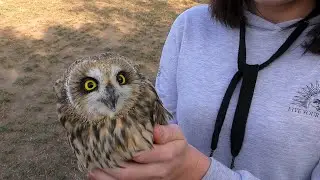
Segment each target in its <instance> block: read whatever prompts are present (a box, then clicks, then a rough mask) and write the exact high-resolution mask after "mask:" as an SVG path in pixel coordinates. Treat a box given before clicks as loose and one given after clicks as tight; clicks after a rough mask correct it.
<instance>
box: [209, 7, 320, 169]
mask: <svg viewBox="0 0 320 180" xmlns="http://www.w3.org/2000/svg"><path fill="white" fill-rule="evenodd" d="M317 14H319V11H318V8H316V9H314V10H313V11H312V12H311V13H310V14H309V15H308V16H307V17H306V18H304V19H303V20H301V21H299V22H298V26H297V27H296V29H295V30H294V31H293V32H292V33H291V34H290V36H289V37H288V38H287V40H286V41H285V42H284V43H283V44H282V46H281V47H280V48H279V49H278V50H277V52H276V53H274V54H273V55H272V56H271V57H270V58H269V60H268V61H266V62H264V63H263V64H261V65H249V64H247V63H246V43H245V23H244V22H241V25H240V38H239V52H238V69H239V70H238V72H236V74H235V75H234V76H233V78H232V80H231V82H230V84H229V86H228V88H227V91H226V93H225V95H224V97H223V100H222V103H221V105H220V109H219V112H218V115H217V119H216V123H215V127H214V132H213V134H212V141H211V153H210V156H212V155H213V152H214V151H215V150H216V148H217V145H218V141H219V135H220V132H221V129H222V126H223V122H224V119H225V116H226V113H227V110H228V106H229V103H230V100H231V97H232V94H233V92H234V90H235V88H236V86H237V84H238V83H239V81H240V80H241V78H243V81H242V85H241V89H240V94H239V99H238V104H237V107H236V111H235V115H234V119H233V123H232V128H231V154H232V163H231V166H230V168H231V169H232V168H233V167H234V161H235V158H236V157H237V156H238V154H239V153H240V150H241V147H242V143H243V139H244V135H245V127H246V123H247V119H248V114H249V110H250V106H251V102H252V98H253V94H254V89H255V84H256V80H257V77H258V72H259V70H261V69H263V68H265V67H267V66H268V65H270V64H271V63H272V62H274V61H275V60H276V59H277V58H279V57H280V56H281V55H282V54H283V53H284V52H286V51H287V50H288V49H289V47H290V46H291V45H292V44H293V43H294V42H295V40H296V39H297V38H298V37H299V36H300V35H301V33H302V32H303V31H304V30H305V29H306V28H307V27H308V24H309V22H308V20H309V19H310V18H312V17H314V16H316V15H317Z"/></svg>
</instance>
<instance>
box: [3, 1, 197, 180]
mask: <svg viewBox="0 0 320 180" xmlns="http://www.w3.org/2000/svg"><path fill="white" fill-rule="evenodd" d="M193 5H196V3H195V2H193V1H192V0H169V1H164V0H126V1H124V0H103V1H93V0H86V1H80V0H55V1H49V0H33V1H25V0H0V17H1V20H0V137H1V141H0V162H1V163H0V179H14V180H15V179H25V180H27V179H37V180H38V179H83V178H84V176H83V175H82V174H81V173H80V172H79V171H78V170H77V166H76V162H75V158H74V156H73V154H72V153H71V150H70V148H69V146H68V145H67V142H66V139H65V133H64V131H63V129H62V128H61V126H60V124H59V122H58V121H57V117H56V112H55V104H54V102H55V95H54V94H53V91H52V85H53V82H54V81H55V80H56V79H57V78H58V77H59V76H60V74H61V73H62V71H63V70H64V69H65V68H66V67H67V66H68V65H69V64H70V63H71V62H72V61H74V60H75V59H76V58H79V57H83V56H88V55H93V54H98V53H102V52H104V51H115V52H117V53H119V54H121V55H124V56H127V57H130V58H132V59H134V60H136V61H137V62H140V63H144V64H146V65H148V66H149V67H151V69H153V72H155V71H156V67H157V65H158V60H159V56H160V53H161V49H162V46H163V43H164V40H165V37H166V35H167V32H168V29H169V27H170V25H171V23H172V22H173V20H174V19H175V17H176V16H177V15H178V14H179V13H180V12H181V11H183V10H184V9H186V8H188V7H191V6H193Z"/></svg>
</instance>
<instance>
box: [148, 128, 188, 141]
mask: <svg viewBox="0 0 320 180" xmlns="http://www.w3.org/2000/svg"><path fill="white" fill-rule="evenodd" d="M153 135H154V141H155V143H156V144H166V143H168V142H171V141H174V140H184V139H185V138H184V135H183V133H182V131H181V129H180V128H179V126H178V125H176V124H170V125H166V126H162V125H156V126H155V128H154V134H153Z"/></svg>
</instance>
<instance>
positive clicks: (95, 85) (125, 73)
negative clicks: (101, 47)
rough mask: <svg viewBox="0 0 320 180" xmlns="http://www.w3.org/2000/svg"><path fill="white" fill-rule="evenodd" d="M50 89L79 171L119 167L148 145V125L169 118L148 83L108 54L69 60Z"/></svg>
mask: <svg viewBox="0 0 320 180" xmlns="http://www.w3.org/2000/svg"><path fill="white" fill-rule="evenodd" d="M123 77H124V78H123ZM123 79H125V81H123ZM123 82H125V83H123ZM88 89H93V90H90V91H88ZM55 91H56V93H57V97H58V103H57V111H58V118H59V120H60V122H61V123H62V125H63V126H64V127H65V129H66V131H67V135H68V139H69V143H70V145H71V147H72V149H73V151H74V153H75V155H76V157H77V159H78V166H79V169H80V170H86V171H88V170H91V169H93V168H113V167H119V166H120V163H121V162H122V161H127V160H130V159H132V156H133V154H134V153H136V152H139V151H142V150H148V149H150V148H152V146H153V127H154V125H155V124H161V125H165V124H167V121H168V120H169V119H170V118H171V114H170V113H169V112H168V111H167V110H166V109H165V108H164V107H163V105H162V103H161V101H160V99H159V97H158V96H157V93H156V91H155V89H154V87H153V85H152V83H151V82H150V81H149V80H148V79H147V78H146V77H144V76H143V75H142V74H141V73H139V72H138V71H137V69H136V68H135V67H134V65H133V64H132V63H131V62H130V61H129V60H127V59H125V58H123V57H121V56H117V55H114V54H102V55H99V56H93V57H89V58H84V59H81V60H78V61H76V62H74V63H73V64H72V65H71V66H70V67H69V68H68V69H67V71H66V72H65V74H64V76H63V77H62V78H61V79H59V80H57V81H56V84H55Z"/></svg>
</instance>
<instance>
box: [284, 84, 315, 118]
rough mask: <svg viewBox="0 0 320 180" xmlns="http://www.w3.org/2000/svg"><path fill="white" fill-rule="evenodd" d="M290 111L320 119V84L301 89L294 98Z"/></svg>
mask: <svg viewBox="0 0 320 180" xmlns="http://www.w3.org/2000/svg"><path fill="white" fill-rule="evenodd" d="M291 105H292V106H290V107H289V109H288V111H290V112H294V113H298V114H304V115H308V116H312V117H320V84H319V83H318V81H316V82H315V83H311V84H310V85H307V86H305V87H304V88H301V89H300V90H299V91H298V95H296V96H295V97H294V98H293V101H292V103H291Z"/></svg>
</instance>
